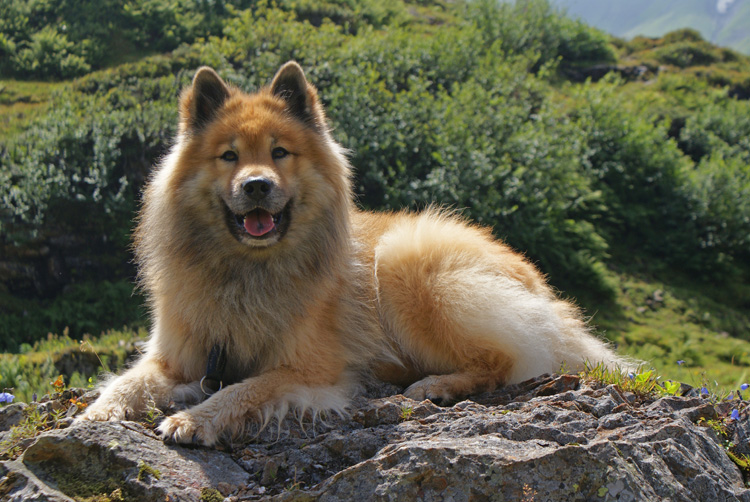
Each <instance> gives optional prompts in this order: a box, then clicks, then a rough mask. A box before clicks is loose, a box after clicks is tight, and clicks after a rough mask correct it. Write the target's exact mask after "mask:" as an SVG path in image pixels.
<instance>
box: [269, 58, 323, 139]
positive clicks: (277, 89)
mask: <svg viewBox="0 0 750 502" xmlns="http://www.w3.org/2000/svg"><path fill="white" fill-rule="evenodd" d="M271 94H273V95H274V96H278V97H280V98H281V99H283V100H284V101H286V105H287V109H288V110H289V112H291V114H292V115H294V116H295V117H297V118H298V119H300V120H301V121H302V122H305V123H306V124H309V125H311V126H313V127H315V128H316V129H318V130H323V128H324V125H325V117H324V115H323V110H322V108H321V106H320V103H319V102H318V93H317V92H316V91H315V88H314V87H313V86H312V85H310V84H309V83H308V82H307V79H306V78H305V73H304V72H303V71H302V68H301V67H300V65H298V64H297V63H295V62H294V61H289V62H288V63H286V64H285V65H284V66H282V67H281V69H279V71H278V72H277V73H276V76H275V77H273V82H271Z"/></svg>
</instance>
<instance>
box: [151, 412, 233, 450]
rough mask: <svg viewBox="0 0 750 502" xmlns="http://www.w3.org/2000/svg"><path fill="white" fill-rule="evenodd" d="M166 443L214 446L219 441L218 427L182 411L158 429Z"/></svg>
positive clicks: (209, 421)
mask: <svg viewBox="0 0 750 502" xmlns="http://www.w3.org/2000/svg"><path fill="white" fill-rule="evenodd" d="M158 431H159V433H160V434H161V435H162V438H163V439H164V440H165V441H174V442H176V443H181V444H200V445H203V446H212V445H214V444H215V443H216V441H217V439H218V434H217V430H216V427H215V426H214V425H213V424H212V423H211V420H209V419H205V418H201V417H199V416H196V415H194V414H193V413H190V412H189V411H181V412H179V413H175V414H174V415H172V416H170V417H167V418H165V419H164V421H163V422H162V423H161V425H160V426H159V428H158Z"/></svg>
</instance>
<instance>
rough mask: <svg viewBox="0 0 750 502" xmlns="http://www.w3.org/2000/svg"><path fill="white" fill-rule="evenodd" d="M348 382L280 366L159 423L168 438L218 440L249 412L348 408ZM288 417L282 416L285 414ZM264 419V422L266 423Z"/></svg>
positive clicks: (237, 426) (234, 429)
mask: <svg viewBox="0 0 750 502" xmlns="http://www.w3.org/2000/svg"><path fill="white" fill-rule="evenodd" d="M348 394H349V392H348V388H347V386H345V385H336V384H331V383H330V382H324V381H322V380H321V379H320V378H319V377H318V378H316V377H312V376H311V375H310V374H309V373H303V372H301V371H297V370H293V369H286V368H282V369H276V370H271V371H268V372H266V373H262V374H261V375H259V376H255V377H251V378H248V379H246V380H244V381H242V382H240V383H237V384H233V385H230V386H228V387H225V388H224V389H222V390H220V391H219V392H217V393H216V394H214V395H212V396H211V397H210V398H208V399H207V400H206V401H204V402H203V403H201V404H199V405H197V406H194V407H192V408H190V409H188V410H185V411H181V412H179V413H176V414H174V415H172V416H170V417H167V418H166V419H165V420H164V422H162V424H161V425H160V426H159V432H161V433H162V434H163V435H164V437H165V439H171V440H174V441H176V442H179V443H190V442H194V443H200V444H204V445H207V446H210V445H213V444H214V443H216V442H217V440H218V439H219V435H220V434H221V433H222V432H229V433H233V434H234V433H238V432H240V431H241V430H242V429H243V428H244V426H245V423H246V421H247V420H248V418H260V419H261V421H263V417H268V415H272V414H275V413H276V412H279V413H278V414H279V415H283V414H285V413H286V411H287V410H289V409H294V408H297V409H307V410H309V411H310V412H311V413H313V414H317V413H320V412H322V411H333V412H337V413H343V411H344V408H345V407H346V405H347V402H348V398H349V395H348ZM281 418H283V417H281V416H280V417H279V419H281ZM261 425H262V424H261Z"/></svg>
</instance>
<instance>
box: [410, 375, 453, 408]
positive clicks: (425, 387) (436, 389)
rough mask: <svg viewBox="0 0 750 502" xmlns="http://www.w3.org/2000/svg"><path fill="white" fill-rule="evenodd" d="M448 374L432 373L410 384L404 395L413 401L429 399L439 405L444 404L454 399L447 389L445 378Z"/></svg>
mask: <svg viewBox="0 0 750 502" xmlns="http://www.w3.org/2000/svg"><path fill="white" fill-rule="evenodd" d="M449 377H450V375H433V376H428V377H426V378H423V379H422V380H419V381H418V382H415V383H413V384H411V385H410V386H409V387H408V388H407V389H406V390H405V391H404V396H406V397H408V398H409V399H414V400H415V401H424V400H425V399H429V400H430V401H432V402H433V403H435V404H437V405H439V406H445V405H447V404H450V403H452V402H454V401H455V396H453V393H452V392H451V391H450V390H449V386H448V385H447V383H448V382H446V380H447V379H448V378H449Z"/></svg>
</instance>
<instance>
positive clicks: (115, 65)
mask: <svg viewBox="0 0 750 502" xmlns="http://www.w3.org/2000/svg"><path fill="white" fill-rule="evenodd" d="M213 3H215V4H216V5H217V6H220V8H217V9H209V8H207V5H208V3H206V2H202V1H199V0H179V1H176V2H172V3H170V4H169V8H167V2H166V1H165V2H160V1H153V0H149V1H146V0H143V1H133V2H129V3H128V4H127V6H122V5H121V2H114V1H112V2H108V3H106V5H105V6H104V7H106V8H104V7H102V6H101V5H99V3H97V2H93V0H92V2H89V3H86V2H84V4H80V2H79V3H74V2H67V1H64V2H60V3H59V5H56V6H52V5H51V4H47V3H43V2H31V1H17V2H4V3H0V19H1V20H2V21H1V23H0V50H2V54H3V58H2V59H0V72H1V73H0V74H2V75H3V77H2V80H0V200H2V207H0V211H1V212H0V306H1V307H2V308H0V350H2V351H5V352H7V354H5V355H3V356H0V377H1V378H2V379H0V384H1V386H2V387H8V388H14V389H16V391H15V392H16V394H17V395H18V396H20V397H23V398H24V399H28V398H29V397H30V396H31V394H32V393H33V392H41V390H42V389H43V388H44V386H46V385H47V382H48V381H50V380H51V379H54V378H55V376H56V375H58V374H60V373H62V374H64V375H65V377H66V381H68V382H74V383H75V384H76V385H85V384H86V383H87V382H88V379H89V377H94V378H95V375H96V373H97V367H98V366H99V365H98V364H96V362H95V359H96V354H98V355H99V356H100V357H101V358H102V359H103V360H104V363H106V364H108V362H111V363H112V367H113V368H114V367H115V366H117V365H119V364H121V363H122V361H123V360H124V359H125V357H127V355H128V354H132V352H133V351H134V350H135V348H134V347H137V344H135V345H133V343H134V341H133V340H134V339H137V338H142V337H143V336H144V329H145V327H147V324H148V320H147V318H146V316H145V313H144V308H143V306H142V303H143V299H142V298H141V297H140V296H138V295H137V294H136V295H133V287H132V284H133V276H134V273H135V271H134V269H133V265H132V262H131V260H132V256H131V255H130V251H129V240H130V232H131V230H132V227H133V219H134V217H135V211H136V208H137V205H138V194H139V190H140V189H141V187H142V185H143V182H144V180H145V179H146V178H147V176H148V174H149V171H150V169H151V166H152V165H153V163H154V162H155V161H157V160H158V159H159V158H160V156H162V155H163V154H164V152H165V151H166V149H167V147H168V145H169V143H170V138H171V136H172V134H173V133H174V130H175V125H176V124H175V119H176V111H177V107H176V100H177V95H178V92H179V90H180V89H181V88H182V87H183V86H185V85H186V84H187V83H189V81H190V78H191V76H192V74H193V73H194V71H195V69H196V68H197V67H199V66H200V65H204V64H206V65H211V66H213V67H214V68H216V69H217V70H218V71H219V73H220V74H221V75H222V76H223V77H224V78H225V79H227V80H228V81H229V82H231V83H232V84H234V85H237V86H239V87H241V88H243V89H245V90H253V89H257V88H258V87H259V86H261V85H264V84H266V83H267V82H268V79H269V78H270V77H271V76H272V75H273V73H274V72H275V70H276V69H277V68H278V67H279V66H280V65H281V64H282V63H284V62H285V61H287V60H289V59H295V60H297V61H298V62H300V64H301V65H302V66H303V67H304V68H305V70H306V72H307V74H308V76H309V78H310V80H311V81H312V82H313V83H315V84H316V85H317V86H318V89H319V93H320V96H321V98H322V100H323V102H324V104H325V106H326V107H327V110H328V114H329V119H330V121H331V124H332V126H333V131H334V136H335V137H336V139H337V140H338V141H339V142H341V143H342V144H343V145H344V146H345V147H346V148H349V149H350V150H351V151H352V152H353V153H352V163H353V165H354V166H355V168H356V180H355V182H356V185H355V188H356V192H357V196H358V202H359V203H360V205H362V206H363V207H366V208H372V209H397V208H402V207H406V208H411V209H419V208H422V207H425V206H426V205H428V204H431V203H439V204H442V205H445V206H450V207H455V208H457V209H459V210H460V211H462V212H463V213H464V214H465V215H466V216H468V217H471V218H472V219H474V220H475V221H477V222H479V223H481V224H484V225H488V226H491V227H492V228H493V229H494V232H495V234H496V235H497V236H498V237H501V238H503V239H505V240H507V241H508V242H509V243H510V244H511V245H512V246H514V247H515V248H516V249H519V250H522V251H523V252H525V253H526V254H527V256H529V257H530V259H532V260H533V261H534V262H535V263H537V264H538V265H539V266H540V268H542V269H543V271H544V272H545V273H547V274H548V275H549V278H550V281H551V282H552V284H553V285H554V286H555V287H556V288H558V289H559V290H560V291H561V294H563V295H565V296H571V297H573V298H575V299H576V300H577V301H578V303H579V304H581V305H582V306H583V307H584V308H585V309H586V312H587V314H588V315H589V316H591V318H592V321H591V322H592V324H593V325H595V326H597V327H598V329H599V330H600V332H601V333H602V334H603V335H604V336H606V337H607V338H608V339H609V340H611V341H612V342H613V343H615V344H617V345H618V347H619V350H620V351H621V352H623V353H626V354H631V355H633V356H636V357H639V358H642V359H644V360H646V361H647V362H648V364H649V365H653V366H654V367H655V368H656V369H657V370H658V371H659V372H660V373H661V374H662V375H663V376H664V378H672V379H678V380H681V381H685V382H687V383H690V384H692V385H703V384H706V385H711V386H712V387H715V386H717V385H720V386H730V387H732V386H737V385H739V384H740V383H743V382H744V381H745V380H746V379H748V378H750V375H748V371H747V370H748V368H750V286H749V285H748V281H747V279H748V273H749V272H750V267H749V265H748V264H750V168H749V167H748V166H750V143H749V142H748V138H750V104H749V102H748V98H750V70H749V68H750V66H749V65H748V63H749V62H750V59H749V58H748V57H747V56H744V55H742V54H739V53H737V52H734V51H732V50H729V49H723V48H720V47H717V46H715V45H713V44H711V43H709V42H707V41H705V40H704V39H703V38H702V37H701V35H700V34H698V33H697V32H695V31H690V30H681V31H677V32H672V33H669V34H666V35H665V36H663V37H662V38H644V37H638V38H635V39H633V40H630V41H624V40H622V39H614V38H611V37H610V36H609V35H607V34H606V33H604V32H602V31H599V30H597V29H595V28H592V27H590V26H588V25H586V24H584V23H582V22H580V21H576V20H574V19H571V18H569V17H565V16H563V15H561V14H560V13H559V12H557V11H555V10H554V9H553V8H552V7H551V6H550V4H549V3H548V2H547V1H545V0H532V1H529V2H522V3H520V4H519V5H517V6H516V5H511V4H495V3H494V2H492V1H489V0H484V1H473V2H468V3H462V2H442V1H440V0H435V1H429V2H425V1H418V2H417V1H413V2H411V1H401V0H390V1H387V2H380V1H377V0H371V1H362V2H348V1H345V0H330V1H327V2H307V1H301V2H291V1H290V2H286V1H280V2H278V4H273V5H271V4H268V3H265V2H260V3H255V2H249V1H242V0H236V1H229V0H227V1H224V2H213ZM77 5H82V7H81V8H82V9H84V12H89V10H86V9H87V8H88V9H90V12H97V13H98V14H101V15H98V14H97V15H96V16H94V15H92V16H91V17H87V16H78V15H77V14H76V13H77V12H78V10H77V7H76V6H77ZM86 5H88V6H89V7H86ZM94 5H96V6H97V7H96V8H94ZM738 5H739V4H738ZM123 326H126V327H125V328H123ZM112 330H115V331H112ZM48 333H51V334H50V335H48ZM101 333H108V334H107V335H105V336H104V337H103V338H102V340H96V337H97V336H98V335H99V334H101ZM87 334H90V335H93V336H94V337H93V338H91V337H88V336H86V339H87V340H89V341H88V342H87V343H88V345H84V346H83V348H85V349H87V350H85V351H83V352H82V351H81V347H82V346H81V345H80V344H79V343H78V342H76V340H81V339H82V338H83V337H84V336H85V335H87ZM119 339H123V340H127V342H126V341H122V342H120V341H118V340H119ZM34 347H36V349H37V350H36V351H35V350H34ZM126 348H127V350H126ZM126 352H127V353H126ZM61 357H62V358H63V359H64V360H65V361H70V360H75V361H79V360H85V361H89V362H90V363H91V364H86V365H84V366H83V367H81V366H76V365H75V364H63V363H61V362H60V358H61ZM678 362H679V363H678Z"/></svg>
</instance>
